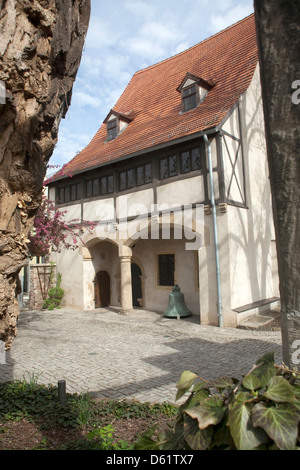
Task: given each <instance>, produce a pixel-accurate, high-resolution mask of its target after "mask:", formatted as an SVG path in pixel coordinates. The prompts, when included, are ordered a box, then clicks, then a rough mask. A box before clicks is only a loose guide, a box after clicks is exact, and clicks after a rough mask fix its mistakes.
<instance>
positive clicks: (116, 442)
mask: <svg viewBox="0 0 300 470" xmlns="http://www.w3.org/2000/svg"><path fill="white" fill-rule="evenodd" d="M176 416H177V407H175V406H173V405H171V404H169V403H162V404H151V403H141V402H138V401H135V400H122V401H118V400H96V399H93V398H92V397H91V396H90V395H89V394H82V395H80V394H67V399H66V405H65V406H62V405H61V404H60V402H59V400H58V391H57V387H54V386H51V385H47V386H46V385H40V384H38V383H37V378H36V377H30V378H29V380H28V378H27V379H25V378H24V380H19V381H13V382H6V383H3V384H0V450H5V449H8V450H10V449H20V450H25V449H38V450H58V449H59V450H89V449H91V450H120V449H122V450H129V449H131V448H132V446H133V445H134V443H135V442H136V440H137V439H138V437H139V436H140V435H141V434H142V433H143V432H144V431H145V430H147V429H149V427H150V426H152V425H153V424H154V423H157V424H158V427H159V425H160V424H161V425H162V426H164V427H165V426H166V425H169V426H170V427H172V426H173V423H174V421H175V418H176Z"/></svg>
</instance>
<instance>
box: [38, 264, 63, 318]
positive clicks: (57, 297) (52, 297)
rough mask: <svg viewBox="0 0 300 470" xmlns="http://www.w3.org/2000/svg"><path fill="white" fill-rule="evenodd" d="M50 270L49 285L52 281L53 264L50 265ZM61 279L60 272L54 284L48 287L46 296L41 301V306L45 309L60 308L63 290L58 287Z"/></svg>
mask: <svg viewBox="0 0 300 470" xmlns="http://www.w3.org/2000/svg"><path fill="white" fill-rule="evenodd" d="M51 268H52V270H51V273H50V280H49V282H50V285H51V284H52V282H53V266H51ZM61 281H62V276H61V273H58V274H57V279H56V285H55V286H54V287H50V289H49V291H48V297H47V299H46V300H45V302H44V303H43V308H44V309H47V310H54V309H56V308H60V304H61V302H62V299H63V296H64V294H65V291H64V290H63V289H62V288H61V287H60V285H61Z"/></svg>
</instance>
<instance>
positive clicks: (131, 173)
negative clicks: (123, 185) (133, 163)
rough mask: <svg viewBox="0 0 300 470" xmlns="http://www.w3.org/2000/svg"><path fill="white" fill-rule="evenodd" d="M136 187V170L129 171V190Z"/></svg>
mask: <svg viewBox="0 0 300 470" xmlns="http://www.w3.org/2000/svg"><path fill="white" fill-rule="evenodd" d="M133 187H134V170H133V169H132V170H128V171H127V188H133Z"/></svg>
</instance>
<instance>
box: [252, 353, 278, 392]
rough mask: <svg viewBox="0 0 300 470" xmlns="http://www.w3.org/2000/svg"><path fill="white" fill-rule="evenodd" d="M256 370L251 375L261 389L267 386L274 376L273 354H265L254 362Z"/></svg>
mask: <svg viewBox="0 0 300 470" xmlns="http://www.w3.org/2000/svg"><path fill="white" fill-rule="evenodd" d="M256 365H257V367H256V369H254V370H253V372H252V373H251V374H253V375H255V376H256V377H258V378H259V380H260V381H261V387H265V386H266V385H268V383H269V381H270V380H271V378H272V377H274V376H275V375H276V368H275V363H274V353H267V354H265V355H264V356H262V357H261V358H260V359H258V361H256Z"/></svg>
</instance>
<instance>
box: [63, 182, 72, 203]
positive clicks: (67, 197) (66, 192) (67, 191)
mask: <svg viewBox="0 0 300 470" xmlns="http://www.w3.org/2000/svg"><path fill="white" fill-rule="evenodd" d="M70 200H71V198H70V186H67V187H66V188H65V201H64V202H70Z"/></svg>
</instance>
